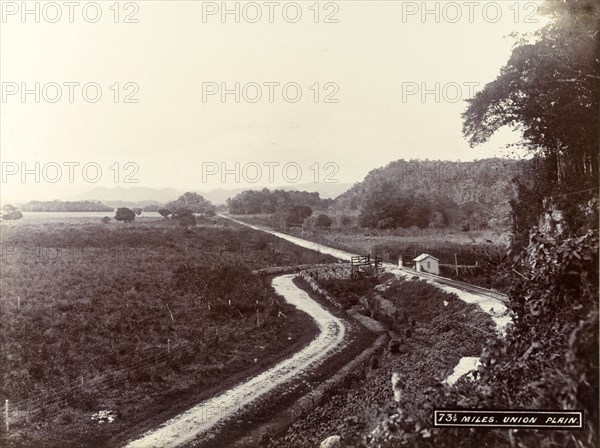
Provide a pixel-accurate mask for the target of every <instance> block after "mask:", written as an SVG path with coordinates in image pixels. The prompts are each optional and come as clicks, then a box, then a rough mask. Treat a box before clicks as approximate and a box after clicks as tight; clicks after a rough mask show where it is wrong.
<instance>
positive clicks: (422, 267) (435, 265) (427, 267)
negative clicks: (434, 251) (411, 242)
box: [413, 254, 440, 275]
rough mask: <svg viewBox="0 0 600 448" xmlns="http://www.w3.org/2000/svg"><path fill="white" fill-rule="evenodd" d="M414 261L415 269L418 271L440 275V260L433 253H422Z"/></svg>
mask: <svg viewBox="0 0 600 448" xmlns="http://www.w3.org/2000/svg"><path fill="white" fill-rule="evenodd" d="M413 261H414V262H415V269H416V270H417V271H419V272H429V273H430V274H435V275H440V260H438V259H437V258H435V257H434V256H433V255H429V254H421V255H419V256H418V257H417V258H415V259H414V260H413Z"/></svg>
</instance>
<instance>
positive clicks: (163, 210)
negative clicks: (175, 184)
mask: <svg viewBox="0 0 600 448" xmlns="http://www.w3.org/2000/svg"><path fill="white" fill-rule="evenodd" d="M172 213H173V212H172V211H171V210H169V209H168V208H159V209H158V214H159V215H160V216H162V217H163V218H168V217H169V215H171V214H172Z"/></svg>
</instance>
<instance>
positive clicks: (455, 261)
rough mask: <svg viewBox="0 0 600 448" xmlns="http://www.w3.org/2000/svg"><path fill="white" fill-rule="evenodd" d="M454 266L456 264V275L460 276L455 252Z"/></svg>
mask: <svg viewBox="0 0 600 448" xmlns="http://www.w3.org/2000/svg"><path fill="white" fill-rule="evenodd" d="M454 266H456V276H457V277H458V258H457V257H456V254H454Z"/></svg>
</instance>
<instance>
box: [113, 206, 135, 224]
mask: <svg viewBox="0 0 600 448" xmlns="http://www.w3.org/2000/svg"><path fill="white" fill-rule="evenodd" d="M115 220H117V221H123V222H133V221H134V220H135V212H134V211H133V210H131V209H129V208H127V207H120V208H118V209H117V213H116V214H115Z"/></svg>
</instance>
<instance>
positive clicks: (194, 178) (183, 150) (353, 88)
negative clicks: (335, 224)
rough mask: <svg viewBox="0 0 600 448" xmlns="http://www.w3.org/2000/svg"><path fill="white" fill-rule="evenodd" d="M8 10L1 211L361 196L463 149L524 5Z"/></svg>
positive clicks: (525, 12)
mask: <svg viewBox="0 0 600 448" xmlns="http://www.w3.org/2000/svg"><path fill="white" fill-rule="evenodd" d="M23 5H24V4H23V3H22V2H20V1H19V2H7V1H3V2H2V3H1V13H2V17H1V20H0V81H1V90H2V91H1V93H2V97H1V103H0V157H1V161H2V189H1V195H2V202H3V203H5V202H8V201H25V200H33V199H37V200H49V199H68V198H69V197H70V196H75V195H77V194H79V193H81V192H85V191H88V190H91V189H93V188H94V187H98V186H102V187H108V188H110V187H117V186H119V187H126V188H127V187H138V186H145V187H153V188H166V187H170V188H176V189H180V190H195V191H208V190H211V189H218V188H240V187H252V188H262V187H275V186H282V185H283V186H285V185H289V186H290V187H293V185H294V184H299V183H307V182H317V183H334V182H341V183H354V182H357V181H360V180H362V179H363V178H364V177H365V175H366V174H367V173H368V172H369V171H371V170H373V169H375V168H378V167H381V166H384V165H386V164H387V163H389V162H391V161H393V160H398V159H429V160H452V161H458V160H462V161H468V160H474V159H482V158H486V157H493V156H504V155H506V154H507V151H506V149H505V145H506V144H508V143H513V142H516V141H518V140H519V135H518V133H516V132H513V131H512V130H507V129H504V130H502V132H500V133H498V135H495V136H494V137H493V138H492V140H491V141H490V142H488V143H487V144H485V145H482V146H480V147H477V148H470V147H469V144H468V142H467V141H466V140H465V139H464V137H463V136H462V120H461V113H462V112H464V110H465V108H466V102H465V100H466V99H468V98H469V97H471V96H472V94H473V92H476V91H478V90H480V89H481V88H483V86H484V85H485V84H486V83H487V82H490V81H492V80H494V79H495V78H496V77H497V76H498V74H499V72H500V69H501V67H502V66H503V65H504V64H505V63H506V61H507V60H508V58H509V56H510V52H511V48H512V45H513V44H514V38H512V37H510V36H509V35H510V34H511V33H513V32H519V33H525V32H531V31H534V30H536V29H538V28H539V27H541V26H542V25H543V24H544V23H545V22H544V20H545V18H544V17H543V16H541V15H540V14H539V11H538V6H539V2H529V1H518V2H517V1H498V2H493V1H470V2H469V1H458V2H452V1H427V2H423V1H405V2H402V1H356V0H354V1H336V2H327V1H322V2H318V3H317V2H315V1H299V2H278V1H273V2H269V1H264V2H263V1H259V2H236V1H228V2H202V1H154V0H153V1H136V2H114V1H107V2H103V1H100V2H87V1H81V2H79V1H75V2H71V3H69V2H62V1H58V2H37V1H31V2H27V5H26V8H27V10H25V8H24V6H23Z"/></svg>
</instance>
